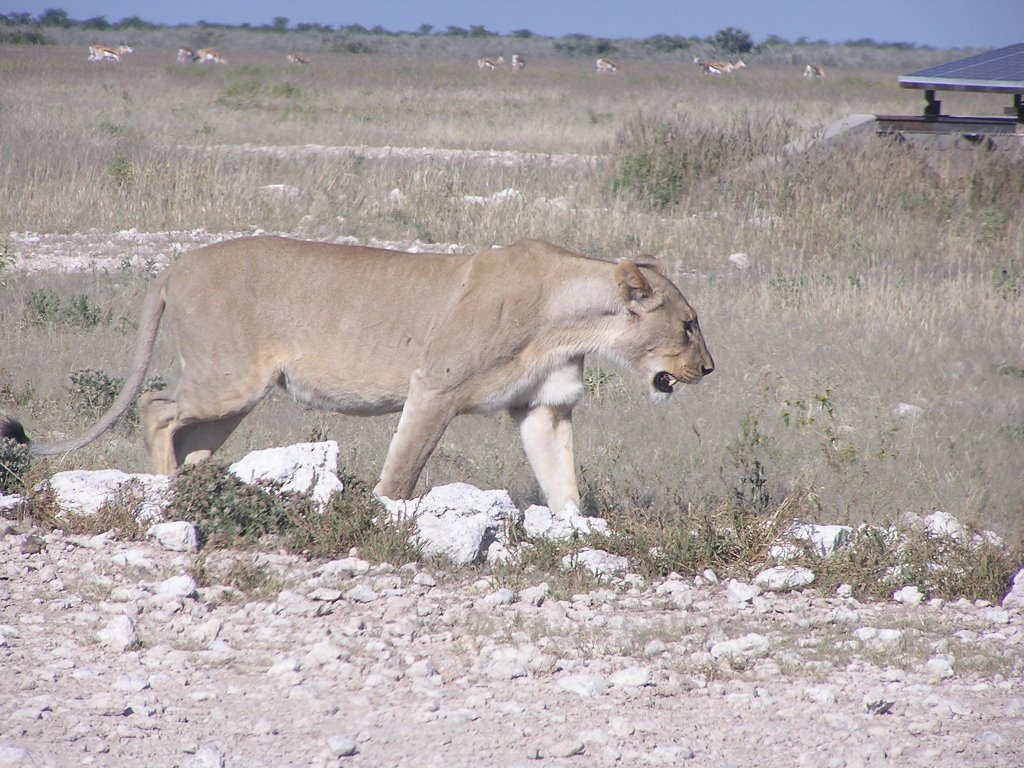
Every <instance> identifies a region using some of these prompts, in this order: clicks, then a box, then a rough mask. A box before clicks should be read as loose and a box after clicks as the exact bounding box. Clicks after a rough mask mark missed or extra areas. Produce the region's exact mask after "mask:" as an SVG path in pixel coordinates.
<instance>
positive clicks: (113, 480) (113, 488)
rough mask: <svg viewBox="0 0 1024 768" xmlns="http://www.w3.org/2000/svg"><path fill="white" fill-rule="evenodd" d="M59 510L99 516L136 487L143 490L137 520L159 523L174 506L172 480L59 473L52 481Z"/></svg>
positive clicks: (112, 473)
mask: <svg viewBox="0 0 1024 768" xmlns="http://www.w3.org/2000/svg"><path fill="white" fill-rule="evenodd" d="M47 482H48V484H49V486H50V489H51V490H52V491H53V494H54V499H55V501H56V502H57V506H58V507H59V508H60V510H61V511H62V512H64V513H72V514H76V515H89V516H91V515H95V514H97V513H98V512H99V511H100V509H101V508H102V507H103V506H104V505H105V504H109V503H110V502H112V501H114V500H115V498H117V496H118V494H119V493H122V490H123V492H124V493H127V491H128V489H127V488H124V486H126V485H128V484H129V483H134V484H135V485H136V486H137V487H138V489H139V495H140V496H141V497H142V501H141V502H140V503H139V504H138V505H137V506H136V508H135V509H134V510H132V514H133V515H134V516H135V518H136V519H137V520H140V521H144V520H149V521H152V520H156V519H159V517H160V515H161V513H162V511H163V509H164V508H165V507H166V506H167V504H169V503H170V499H171V490H170V489H171V478H169V477H165V476H164V475H145V474H134V475H130V474H128V473H126V472H121V471H119V470H116V469H102V470H97V471H88V470H73V471H68V472H57V473H56V474H55V475H53V476H52V477H51V478H50V479H49V480H48V481H47Z"/></svg>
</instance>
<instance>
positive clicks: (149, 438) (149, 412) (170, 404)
mask: <svg viewBox="0 0 1024 768" xmlns="http://www.w3.org/2000/svg"><path fill="white" fill-rule="evenodd" d="M177 410H178V406H177V403H176V402H175V401H174V399H173V398H172V397H170V396H169V395H168V394H167V393H166V392H164V391H151V392H143V393H142V395H141V396H140V397H139V422H140V423H141V424H142V436H143V439H144V440H145V441H146V451H147V452H148V453H149V467H150V469H151V470H152V471H153V472H154V473H155V474H158V475H173V474H174V470H175V469H177V467H178V461H177V459H176V457H175V453H174V432H175V431H176V429H177V420H176V419H175V414H176V412H177Z"/></svg>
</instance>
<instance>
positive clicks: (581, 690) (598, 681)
mask: <svg viewBox="0 0 1024 768" xmlns="http://www.w3.org/2000/svg"><path fill="white" fill-rule="evenodd" d="M558 689H559V690H560V691H565V692H566V693H574V694H576V695H577V696H579V697H581V698H584V699H592V698H595V697H597V696H604V694H605V691H606V690H607V687H606V686H605V682H604V678H603V677H601V676H600V675H590V674H585V673H580V674H576V675H566V676H565V677H560V678H558Z"/></svg>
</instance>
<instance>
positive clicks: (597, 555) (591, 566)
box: [562, 548, 629, 576]
mask: <svg viewBox="0 0 1024 768" xmlns="http://www.w3.org/2000/svg"><path fill="white" fill-rule="evenodd" d="M562 567H563V568H565V569H568V570H571V569H573V568H583V569H585V570H588V571H590V572H591V573H593V574H594V575H595V576H613V575H615V574H616V573H622V572H623V571H625V570H626V569H627V568H628V567H629V561H628V560H627V559H626V558H624V557H620V556H618V555H613V554H611V553H609V552H605V551H604V550H603V549H589V548H587V549H581V550H580V551H579V552H576V553H574V554H571V555H565V556H564V557H563V558H562Z"/></svg>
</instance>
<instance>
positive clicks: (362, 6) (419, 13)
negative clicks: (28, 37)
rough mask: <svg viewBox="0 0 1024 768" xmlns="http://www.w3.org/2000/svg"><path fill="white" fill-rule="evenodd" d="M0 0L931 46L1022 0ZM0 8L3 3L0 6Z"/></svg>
mask: <svg viewBox="0 0 1024 768" xmlns="http://www.w3.org/2000/svg"><path fill="white" fill-rule="evenodd" d="M0 2H3V3H5V4H4V5H0V13H12V12H27V13H30V14H32V15H33V16H37V15H38V14H40V13H42V12H43V11H45V10H46V9H47V8H61V9H63V10H65V11H67V12H68V15H70V16H71V18H73V19H78V20H82V19H88V18H93V17H96V16H104V17H106V19H107V21H120V20H121V19H123V18H126V17H129V16H139V17H141V18H143V19H145V20H147V21H152V22H154V23H158V24H179V23H182V24H191V23H194V22H196V21H200V20H202V21H207V22H217V23H223V24H241V23H249V24H252V25H254V26H258V25H263V24H269V23H270V22H271V20H272V19H273V18H274V17H275V16H284V17H286V18H288V19H289V20H291V22H292V23H293V24H295V23H299V22H317V23H320V24H330V25H331V26H332V27H336V26H337V25H339V24H362V25H363V26H366V27H373V26H375V25H377V24H379V25H381V26H383V27H384V28H385V29H387V30H390V31H392V32H403V31H415V30H416V29H418V28H419V27H420V25H421V24H431V25H433V27H434V28H435V30H443V29H445V28H447V27H448V26H457V27H463V28H466V29H468V28H469V27H470V26H473V25H483V26H484V27H485V28H487V29H488V30H490V31H492V32H499V33H502V34H507V33H509V32H512V31H513V30H517V29H529V30H531V31H532V32H534V33H535V34H540V35H546V36H551V37H561V36H563V35H567V34H571V33H576V32H578V33H582V34H587V35H593V36H595V37H609V38H616V37H638V38H643V37H650V36H651V35H657V34H667V35H682V36H684V37H688V36H690V35H700V36H706V35H711V34H714V33H715V32H717V31H718V30H720V29H723V28H724V27H730V26H731V27H739V28H740V29H742V30H744V31H746V32H748V33H749V34H750V35H751V37H753V38H754V41H755V42H759V41H761V40H763V39H764V38H765V37H767V36H768V35H770V34H777V35H781V36H782V37H784V38H786V39H787V40H796V39H797V38H799V37H801V36H805V37H807V38H809V39H811V40H819V39H820V40H827V41H829V42H843V41H845V40H856V39H860V38H865V37H869V38H872V39H874V40H875V41H876V42H911V43H917V44H918V45H931V46H935V47H937V48H968V47H986V48H987V47H997V46H1002V45H1009V44H1010V43H1017V42H1022V41H1024V0H722V2H713V1H712V2H708V0H698V1H696V2H693V1H691V0H674V1H673V0H586V1H585V2H584V1H581V0H475V1H471V0H361V1H360V2H329V1H328V2H325V1H324V0H317V1H315V2H314V0H247V1H245V2H216V0H171V1H170V2H162V3H150V2H139V0H64V1H63V2H62V0H45V1H44V2H34V1H33V2H24V1H22V2H19V1H18V0H14V2H11V3H10V4H6V2H5V0H0ZM5 8H6V10H4V9H5Z"/></svg>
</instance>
